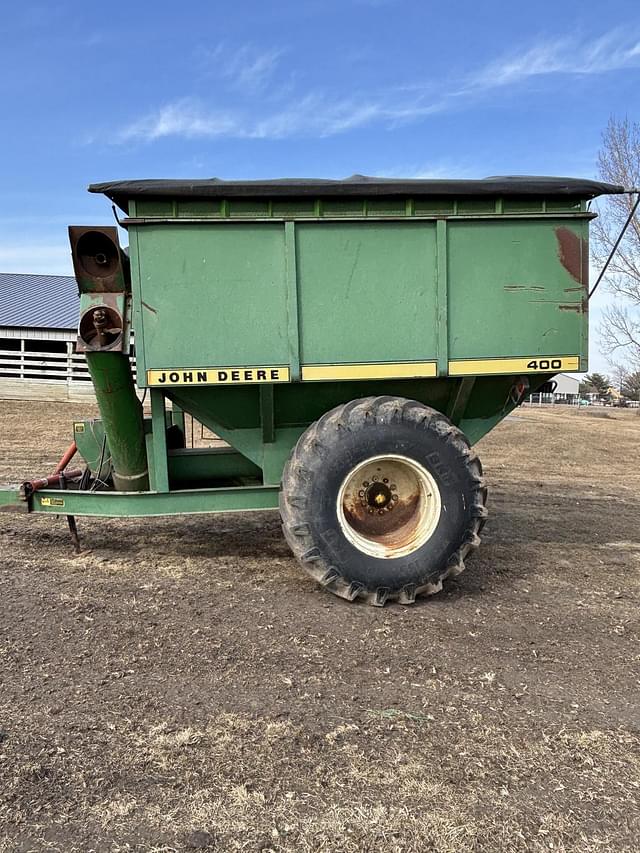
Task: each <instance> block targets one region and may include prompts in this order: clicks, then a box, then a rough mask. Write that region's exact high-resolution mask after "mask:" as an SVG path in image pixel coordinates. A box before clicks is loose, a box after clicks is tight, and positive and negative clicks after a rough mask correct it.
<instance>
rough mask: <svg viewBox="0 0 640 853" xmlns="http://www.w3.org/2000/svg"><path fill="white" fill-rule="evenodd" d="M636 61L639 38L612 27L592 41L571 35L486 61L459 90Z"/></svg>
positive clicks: (604, 68) (639, 55) (623, 65)
mask: <svg viewBox="0 0 640 853" xmlns="http://www.w3.org/2000/svg"><path fill="white" fill-rule="evenodd" d="M637 65H640V40H638V39H631V40H628V39H625V36H624V33H623V32H622V31H621V30H618V29H616V30H612V31H611V32H609V33H605V34H604V35H602V36H600V37H599V38H597V39H595V40H594V41H592V42H582V43H580V42H578V41H576V39H575V38H561V39H553V40H550V41H546V42H541V43H539V44H536V45H534V46H533V47H531V48H529V50H525V51H524V52H519V53H514V54H513V55H512V56H510V57H505V58H502V59H499V60H497V61H495V62H491V63H489V64H488V65H487V66H485V67H484V68H481V69H479V70H478V71H477V72H476V73H474V74H471V75H470V76H469V78H468V80H467V82H466V85H465V86H463V88H462V89H461V92H465V91H470V90H471V91H474V90H480V89H493V88H497V87H499V86H507V85H511V84H515V83H519V82H521V81H522V80H526V79H527V78H529V77H540V76H543V75H550V74H578V75H583V74H603V73H605V72H607V71H616V70H619V69H623V68H630V67H633V66H637Z"/></svg>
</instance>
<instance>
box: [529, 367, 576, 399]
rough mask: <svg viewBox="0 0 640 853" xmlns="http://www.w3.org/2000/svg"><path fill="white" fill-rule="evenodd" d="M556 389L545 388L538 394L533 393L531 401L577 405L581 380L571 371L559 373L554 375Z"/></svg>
mask: <svg viewBox="0 0 640 853" xmlns="http://www.w3.org/2000/svg"><path fill="white" fill-rule="evenodd" d="M553 381H554V382H555V390H554V391H551V390H550V389H549V390H547V389H545V390H543V391H542V392H540V393H537V394H531V395H530V397H529V402H531V403H564V404H565V405H568V406H575V405H577V403H578V400H579V399H580V390H579V389H580V380H579V379H578V378H577V377H575V376H571V374H569V373H559V374H558V375H557V376H555V377H554V379H553Z"/></svg>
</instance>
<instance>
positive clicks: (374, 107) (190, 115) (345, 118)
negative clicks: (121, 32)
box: [115, 29, 640, 142]
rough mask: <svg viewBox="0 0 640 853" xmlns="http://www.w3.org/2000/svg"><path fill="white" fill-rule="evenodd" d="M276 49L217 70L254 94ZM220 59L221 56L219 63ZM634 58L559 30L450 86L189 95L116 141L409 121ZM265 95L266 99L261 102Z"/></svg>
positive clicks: (619, 40) (616, 33)
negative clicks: (216, 104)
mask: <svg viewBox="0 0 640 853" xmlns="http://www.w3.org/2000/svg"><path fill="white" fill-rule="evenodd" d="M281 53H282V51H278V50H272V51H266V52H263V53H255V52H254V51H253V50H252V49H251V48H250V47H249V46H245V47H244V48H241V49H240V50H239V51H236V52H235V54H233V56H232V58H231V59H230V60H229V62H228V63H227V65H226V66H224V68H223V70H222V71H221V72H220V73H221V74H222V76H224V77H227V78H228V79H229V80H230V81H231V82H232V84H233V85H234V86H237V87H238V88H241V89H242V90H243V91H244V92H245V94H248V95H251V94H253V95H254V96H255V95H256V94H257V93H258V91H259V90H260V89H261V88H263V87H264V85H265V83H266V81H267V80H268V79H269V77H270V75H271V74H272V72H273V70H274V69H275V67H276V64H277V62H278V60H279V57H280V55H281ZM212 55H215V57H216V62H217V63H220V62H221V61H222V60H223V58H224V57H225V56H226V55H227V50H226V48H225V47H224V45H219V46H218V47H217V48H216V49H215V51H214V52H213V54H212ZM223 64H224V63H223ZM635 66H640V41H639V40H638V39H637V38H629V37H627V36H626V35H625V34H624V32H623V31H621V30H619V29H616V30H612V31H610V32H608V33H606V34H604V35H602V36H600V37H599V38H596V39H594V40H592V41H586V40H583V41H580V40H578V39H576V38H575V37H567V38H562V39H555V40H550V41H544V42H539V43H538V44H535V45H533V46H532V47H530V48H529V49H525V50H521V51H519V52H517V53H515V52H514V53H513V54H512V55H509V56H505V57H502V58H500V59H497V60H495V61H492V62H490V63H488V64H486V65H484V66H483V67H481V68H478V69H476V70H475V71H474V72H472V73H470V74H468V75H466V77H464V78H462V79H461V80H458V81H457V82H454V83H453V84H452V85H450V86H448V87H447V86H442V85H441V84H439V85H438V88H436V85H435V84H436V82H437V81H430V82H429V83H421V82H417V83H414V82H412V83H410V84H408V85H405V86H398V87H396V88H393V89H387V90H385V91H382V92H362V93H359V94H355V95H354V94H350V95H349V96H344V95H339V94H338V95H333V96H332V95H329V94H327V93H325V92H306V93H302V94H300V95H298V96H296V97H295V98H291V97H290V96H289V97H290V100H289V101H288V103H284V104H281V105H280V106H276V107H274V106H273V105H272V104H273V100H272V99H271V100H269V101H268V102H265V101H264V100H263V99H257V98H254V99H253V101H252V102H251V108H250V109H249V108H247V109H242V108H241V107H236V108H234V109H229V110H220V109H216V108H211V107H209V106H208V105H206V104H205V103H203V102H202V101H200V100H198V99H195V98H183V99H180V100H177V101H173V102H171V103H168V104H165V105H164V106H161V107H160V108H159V109H157V110H155V111H153V112H151V113H149V114H148V115H146V116H144V117H143V118H142V119H139V120H137V121H135V122H133V123H132V124H130V125H128V126H126V127H124V128H123V129H122V130H121V131H120V132H119V133H118V134H116V137H115V138H116V141H118V142H127V141H132V140H137V141H143V142H152V141H155V140H158V139H162V138H165V137H172V136H173V137H175V136H178V137H183V138H186V139H195V138H206V139H215V138H222V137H224V138H235V139H242V138H244V139H284V138H287V137H293V136H298V137H304V136H314V137H326V136H335V135H337V134H340V133H345V132H346V131H349V130H353V129H356V128H360V127H365V126H367V125H371V124H375V123H378V124H384V125H386V126H387V127H393V126H395V125H398V124H402V123H407V122H412V121H417V120H419V119H421V118H424V117H425V116H428V115H431V114H434V113H437V112H442V111H444V110H447V109H453V108H460V107H461V106H462V104H464V103H470V102H473V101H474V99H477V98H479V97H483V96H486V95H488V94H489V93H490V92H491V91H492V90H495V89H498V88H504V87H506V86H516V85H518V84H522V83H523V82H524V81H526V80H528V79H531V78H535V77H543V76H550V75H554V74H555V75H557V74H564V75H587V74H603V73H605V72H609V71H615V70H621V69H624V68H630V67H635ZM265 103H268V104H269V107H268V108H267V109H265Z"/></svg>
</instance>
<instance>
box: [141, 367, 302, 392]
mask: <svg viewBox="0 0 640 853" xmlns="http://www.w3.org/2000/svg"><path fill="white" fill-rule="evenodd" d="M262 382H289V368H288V367H283V366H282V365H276V366H274V367H188V368H183V367H181V368H179V369H177V368H176V369H174V370H171V369H168V370H147V385H157V386H158V387H160V388H162V387H165V388H166V387H169V386H171V385H250V384H256V383H262Z"/></svg>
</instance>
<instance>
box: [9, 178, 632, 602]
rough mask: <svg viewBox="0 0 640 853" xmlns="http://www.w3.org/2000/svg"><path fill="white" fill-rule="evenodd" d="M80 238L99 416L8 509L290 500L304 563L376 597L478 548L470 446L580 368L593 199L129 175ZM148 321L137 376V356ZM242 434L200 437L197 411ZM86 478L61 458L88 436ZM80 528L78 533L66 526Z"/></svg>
mask: <svg viewBox="0 0 640 853" xmlns="http://www.w3.org/2000/svg"><path fill="white" fill-rule="evenodd" d="M90 191H91V192H97V193H104V194H105V195H106V196H108V198H109V199H111V200H112V201H113V202H115V204H116V205H117V206H118V207H119V208H120V209H121V210H122V211H124V213H125V214H126V218H125V219H124V220H123V221H122V223H121V224H122V225H123V227H124V228H126V229H127V230H128V233H129V249H128V254H125V253H124V252H123V251H122V250H121V249H120V247H119V244H118V236H117V229H116V228H115V227H114V228H103V227H95V228H94V227H72V228H70V238H71V248H72V253H73V261H74V266H75V272H76V278H77V281H78V285H79V288H80V292H81V313H80V321H79V334H78V350H79V351H83V352H85V353H86V357H87V362H88V365H89V370H90V372H91V377H92V380H93V384H94V387H95V392H96V397H97V401H98V405H99V408H100V413H101V419H100V420H99V421H91V420H88V421H83V422H79V423H76V424H74V427H73V429H74V440H75V444H74V445H72V447H71V450H70V452H69V453H67V454H66V456H65V458H64V459H63V461H62V463H61V465H60V466H58V470H57V471H56V472H55V474H54V475H53V476H51V477H43V478H41V479H39V480H30V481H27V482H25V483H24V484H23V485H22V487H21V488H20V489H19V490H16V489H14V490H6V491H3V492H0V509H22V510H24V511H25V512H38V513H54V514H64V515H67V516H68V517H69V518H70V519H71V520H73V517H75V516H83V515H89V516H118V517H129V516H154V515H170V514H183V513H211V512H229V511H238V510H242V511H246V510H265V509H274V508H276V507H279V509H280V513H281V516H282V523H283V530H284V535H285V536H286V539H287V541H288V543H289V545H290V546H291V549H292V551H293V553H294V554H295V556H296V557H297V559H298V561H299V562H300V564H301V566H302V568H303V569H304V570H305V571H306V572H307V573H308V574H310V575H311V576H312V577H313V578H314V579H315V580H317V581H318V582H319V583H320V584H322V585H323V586H324V587H326V588H327V589H328V590H329V591H331V592H333V593H335V594H337V595H339V596H342V597H343V598H347V599H349V600H354V599H358V598H361V599H365V600H367V601H368V602H370V603H372V604H376V605H383V604H384V603H385V602H386V601H388V600H398V601H400V602H402V603H405V604H406V603H410V602H412V601H414V599H415V597H416V595H418V594H419V593H433V592H437V591H438V590H439V589H440V588H441V586H442V581H443V579H444V578H446V577H447V576H449V575H452V574H458V573H459V572H461V571H462V569H463V568H464V561H465V560H466V558H467V556H468V555H469V553H470V552H471V551H473V550H474V549H475V548H477V546H478V544H479V542H480V539H479V533H480V531H481V530H482V526H483V524H484V522H485V518H486V515H487V509H486V499H487V490H486V486H485V483H484V480H483V476H482V466H481V464H480V461H479V459H478V457H477V455H476V453H475V452H474V450H473V449H472V446H473V445H474V444H475V442H477V441H478V439H480V438H481V437H482V436H483V435H485V434H486V433H487V432H488V431H489V430H491V429H492V428H493V427H494V426H495V425H496V424H498V423H499V422H500V421H501V420H502V418H504V417H505V416H506V415H507V414H508V413H509V412H510V411H511V410H512V409H513V408H514V407H516V406H517V405H518V404H519V403H520V402H521V401H522V399H523V397H524V396H525V395H526V394H527V393H529V392H532V391H536V390H537V389H539V388H541V386H543V385H544V384H545V383H547V382H549V381H550V380H551V379H552V377H553V375H554V374H555V373H558V372H560V371H584V370H586V369H587V325H588V324H587V307H588V301H587V300H588V270H589V250H588V232H589V221H590V219H591V218H592V217H593V214H592V213H590V212H589V201H590V200H591V199H592V198H594V197H595V196H597V195H600V194H603V193H618V192H622V191H623V188H622V187H618V186H612V185H608V184H602V183H597V182H594V181H587V180H575V179H568V178H489V179H485V180H480V181H426V180H401V181H399V180H380V179H373V178H364V177H361V176H354V177H353V178H349V179H348V180H344V181H322V180H277V181H220V180H202V181H180V180H173V181H167V180H165V181H154V180H147V181H124V182H117V183H106V184H96V185H93V186H91V187H90ZM133 331H135V352H136V358H137V385H138V386H139V387H140V388H144V389H147V390H148V393H149V398H150V402H151V416H150V418H147V419H145V418H144V417H143V409H142V406H141V404H140V402H139V398H138V396H137V394H136V390H135V387H134V382H133V379H132V373H131V366H130V362H129V349H130V338H131V333H132V332H133ZM184 412H187V413H190V414H191V415H193V417H194V418H196V419H197V421H199V422H201V423H202V424H204V425H205V426H206V427H208V428H209V429H210V430H212V431H213V432H214V433H215V434H216V435H217V436H219V437H221V438H222V439H224V440H225V441H226V442H227V443H228V446H225V447H216V448H208V449H190V448H186V447H185V442H184V429H183V424H184V415H183V413H184ZM76 447H77V450H78V451H79V454H80V456H82V458H83V459H84V463H85V464H84V466H83V468H84V470H83V468H82V467H81V468H78V469H77V470H70V469H69V468H68V467H67V466H68V464H69V458H70V456H71V454H72V453H73V452H74V450H75V449H76ZM72 526H73V525H72Z"/></svg>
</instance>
